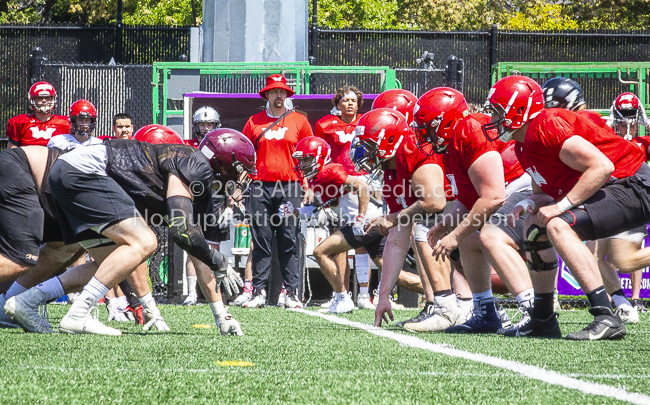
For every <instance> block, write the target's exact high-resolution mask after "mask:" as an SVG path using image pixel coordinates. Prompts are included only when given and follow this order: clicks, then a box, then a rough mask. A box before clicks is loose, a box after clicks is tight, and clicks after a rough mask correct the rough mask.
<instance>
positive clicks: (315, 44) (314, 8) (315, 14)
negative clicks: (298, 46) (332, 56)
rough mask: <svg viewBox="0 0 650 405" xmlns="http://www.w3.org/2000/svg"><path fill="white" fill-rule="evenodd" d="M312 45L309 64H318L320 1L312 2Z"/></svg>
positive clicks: (310, 45) (314, 0)
mask: <svg viewBox="0 0 650 405" xmlns="http://www.w3.org/2000/svg"><path fill="white" fill-rule="evenodd" d="M311 4H312V8H311V41H310V42H311V43H310V44H309V58H308V59H309V64H310V65H315V64H316V49H317V48H318V0H312V2H311Z"/></svg>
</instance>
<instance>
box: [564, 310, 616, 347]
mask: <svg viewBox="0 0 650 405" xmlns="http://www.w3.org/2000/svg"><path fill="white" fill-rule="evenodd" d="M589 313H590V314H592V315H593V316H594V320H593V322H591V323H590V324H589V325H587V327H586V328H584V329H583V330H581V331H579V332H574V333H569V334H568V335H566V338H567V339H569V340H605V339H609V340H614V339H622V338H624V337H625V334H626V333H627V332H626V331H625V324H624V323H623V321H622V320H621V318H619V317H618V316H617V315H614V313H613V312H612V310H611V309H609V308H607V307H591V308H590V309H589Z"/></svg>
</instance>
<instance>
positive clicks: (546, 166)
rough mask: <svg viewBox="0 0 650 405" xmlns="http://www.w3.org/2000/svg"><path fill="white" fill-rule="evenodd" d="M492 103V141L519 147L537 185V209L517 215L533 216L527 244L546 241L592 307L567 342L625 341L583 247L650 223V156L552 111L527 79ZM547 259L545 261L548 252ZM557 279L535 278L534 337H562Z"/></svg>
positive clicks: (552, 275)
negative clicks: (553, 295) (507, 141)
mask: <svg viewBox="0 0 650 405" xmlns="http://www.w3.org/2000/svg"><path fill="white" fill-rule="evenodd" d="M487 103H488V104H489V106H490V110H491V111H492V121H491V123H490V124H488V125H486V126H484V129H485V130H486V131H485V132H486V137H488V138H489V139H491V140H493V139H495V138H493V137H492V136H491V135H490V134H489V132H488V130H490V129H496V130H497V131H498V135H499V137H500V138H501V139H502V140H503V139H510V138H512V139H514V140H516V141H517V142H518V144H517V147H516V148H515V151H516V153H517V157H518V158H519V161H520V162H521V165H522V167H523V168H524V169H525V170H526V171H527V172H528V173H530V174H531V177H532V178H533V180H534V191H533V192H534V194H533V196H532V198H531V201H530V202H529V205H528V206H527V207H517V208H515V210H516V211H514V214H515V215H517V214H519V213H522V212H528V213H529V214H532V215H527V217H526V223H525V225H524V229H525V234H526V235H528V236H529V237H528V238H527V239H529V240H530V239H531V238H530V236H532V234H538V235H541V234H544V233H546V234H547V235H548V238H549V239H550V241H551V242H552V244H553V246H554V247H555V249H556V250H557V252H558V254H559V255H560V257H562V259H563V260H564V262H565V263H566V264H567V265H568V266H569V269H570V270H571V273H572V274H573V275H574V276H575V278H576V279H577V280H578V282H579V283H580V286H581V287H582V289H583V291H585V293H586V294H587V298H588V299H589V303H590V305H591V309H590V310H589V312H590V313H591V314H592V315H593V316H594V320H593V322H592V323H591V324H589V325H588V326H587V327H586V328H585V329H583V330H582V331H578V332H575V333H570V334H568V335H567V336H566V338H567V339H570V340H601V339H619V338H622V337H624V336H625V333H626V331H625V325H624V324H623V322H622V321H621V319H620V318H619V317H618V316H617V315H615V314H614V312H613V311H612V306H611V303H610V301H609V298H608V297H607V294H606V292H605V288H604V286H603V280H602V278H601V275H600V272H599V269H598V264H597V262H596V259H595V258H594V256H593V255H592V254H591V252H590V251H589V249H588V248H587V246H585V245H584V244H583V243H582V241H583V240H595V239H601V238H605V237H609V236H612V235H616V234H619V233H621V232H623V231H627V230H630V229H633V228H635V227H638V226H641V225H643V224H646V223H648V222H649V221H650V168H648V166H647V165H645V164H644V159H645V154H644V153H643V152H642V151H641V150H640V149H639V148H638V147H637V146H636V145H633V144H632V143H630V142H628V141H625V140H624V139H622V138H620V137H618V136H616V135H615V134H613V133H611V132H609V131H607V130H604V129H602V128H600V127H598V126H596V125H595V124H593V123H592V122H591V121H589V120H586V119H584V118H581V117H580V116H579V115H577V114H576V113H574V112H572V111H568V110H564V109H558V108H554V109H546V110H544V97H543V94H542V89H541V87H540V86H539V84H537V83H536V82H535V81H534V80H532V79H530V78H527V77H524V76H509V77H505V78H503V79H501V80H499V81H498V82H497V83H496V84H495V85H494V86H493V87H492V89H491V90H490V93H489V96H488V101H487ZM546 250H548V249H546ZM539 253H540V256H541V258H542V260H544V257H543V256H542V254H543V253H544V252H539ZM556 275H557V270H556V269H554V270H551V271H539V272H535V273H534V276H533V282H534V286H535V308H534V311H533V315H532V317H531V321H530V322H529V325H528V326H526V330H527V331H528V336H545V332H546V331H549V330H555V329H556V330H557V331H558V332H559V325H558V323H557V315H556V314H555V313H554V312H553V301H552V299H548V294H550V293H552V292H553V289H554V288H555V279H556ZM542 294H545V295H547V297H546V298H545V297H544V296H542ZM540 314H541V315H540ZM548 314H550V315H548ZM522 328H523V327H522ZM552 335H553V336H552V337H557V336H556V334H555V333H553V334H552Z"/></svg>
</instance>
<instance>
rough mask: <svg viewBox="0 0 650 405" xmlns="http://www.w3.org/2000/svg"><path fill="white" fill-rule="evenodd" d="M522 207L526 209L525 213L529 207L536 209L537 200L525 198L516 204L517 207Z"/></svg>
mask: <svg viewBox="0 0 650 405" xmlns="http://www.w3.org/2000/svg"><path fill="white" fill-rule="evenodd" d="M517 207H521V208H523V209H524V213H526V214H527V213H528V208H532V209H533V211H535V201H533V200H532V199H530V198H526V199H525V200H521V201H519V202H518V203H517V205H515V208H517Z"/></svg>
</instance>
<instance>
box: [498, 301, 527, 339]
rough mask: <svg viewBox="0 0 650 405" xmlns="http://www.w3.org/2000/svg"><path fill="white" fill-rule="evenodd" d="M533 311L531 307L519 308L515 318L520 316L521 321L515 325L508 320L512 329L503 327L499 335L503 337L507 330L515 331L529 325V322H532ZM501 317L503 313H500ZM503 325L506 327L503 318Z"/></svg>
mask: <svg viewBox="0 0 650 405" xmlns="http://www.w3.org/2000/svg"><path fill="white" fill-rule="evenodd" d="M531 310H532V308H531V307H519V308H518V310H517V313H516V314H515V315H514V316H515V317H516V316H519V320H518V321H517V322H515V323H514V324H512V321H510V319H508V322H509V323H510V327H505V326H502V327H501V328H500V329H499V330H498V331H497V335H503V334H504V333H505V332H506V331H507V330H510V329H513V328H520V327H521V326H522V325H524V324H526V323H528V321H529V320H530V311H531ZM499 316H501V311H499ZM513 319H514V317H513ZM501 324H502V325H506V324H505V323H504V322H503V317H501Z"/></svg>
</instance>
